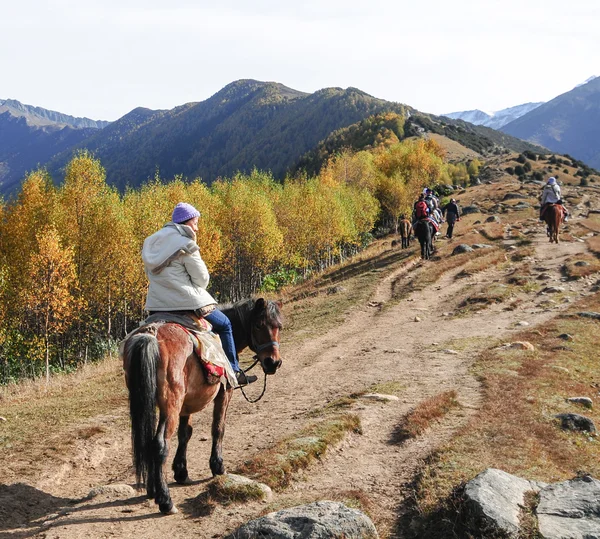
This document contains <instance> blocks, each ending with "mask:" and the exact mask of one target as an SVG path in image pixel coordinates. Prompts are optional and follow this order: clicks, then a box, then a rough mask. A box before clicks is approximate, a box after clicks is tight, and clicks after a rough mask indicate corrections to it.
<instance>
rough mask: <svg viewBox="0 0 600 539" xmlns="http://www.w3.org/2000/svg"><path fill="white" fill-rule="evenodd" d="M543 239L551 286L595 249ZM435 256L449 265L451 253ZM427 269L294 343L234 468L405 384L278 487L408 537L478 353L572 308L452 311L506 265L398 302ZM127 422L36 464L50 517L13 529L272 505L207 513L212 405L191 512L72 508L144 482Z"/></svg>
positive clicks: (188, 504) (231, 457) (247, 415)
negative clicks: (407, 510)
mask: <svg viewBox="0 0 600 539" xmlns="http://www.w3.org/2000/svg"><path fill="white" fill-rule="evenodd" d="M532 226H534V227H536V226H537V225H532ZM530 237H531V238H532V240H533V244H534V246H535V256H534V259H533V260H530V261H528V262H529V263H531V265H532V266H533V267H534V273H537V274H542V273H544V274H546V277H545V279H546V281H548V283H549V284H557V283H559V282H560V279H561V275H560V267H561V265H562V264H563V263H564V261H565V259H567V258H573V257H574V256H577V255H578V254H581V253H583V252H585V249H586V247H585V244H584V243H580V242H572V243H561V244H559V245H550V244H548V242H547V239H546V237H545V235H544V233H543V230H542V229H541V227H539V226H537V228H535V234H532V235H531V236H530ZM431 263H432V262H429V264H431ZM433 263H438V264H440V263H441V264H443V260H442V261H439V262H433ZM422 264H423V263H422V262H418V263H417V262H416V261H415V260H412V261H411V262H409V263H406V262H405V263H404V264H403V265H402V266H400V267H398V268H397V269H396V270H394V271H393V272H391V273H388V274H387V275H386V276H385V277H384V278H382V280H381V283H380V284H379V286H378V287H377V290H376V291H375V293H374V294H373V296H372V298H371V300H372V301H371V303H370V304H369V305H370V306H364V308H361V309H357V310H356V311H354V312H352V313H351V315H350V316H349V317H348V318H347V319H346V320H345V323H344V324H343V325H342V326H340V327H336V328H334V329H333V330H331V331H328V332H326V333H325V334H323V335H312V336H311V337H310V338H309V339H307V340H306V341H305V342H304V343H303V344H302V345H301V346H299V347H298V348H295V349H284V355H285V366H284V367H283V371H282V372H281V373H280V374H278V375H277V376H275V377H272V378H270V379H269V389H268V391H267V394H266V396H265V398H264V399H263V400H262V401H260V402H259V403H258V404H256V405H250V404H248V403H246V402H244V401H243V400H242V399H241V396H239V395H237V396H236V397H235V399H234V402H233V403H232V406H231V408H230V413H229V417H228V425H227V433H226V441H225V458H226V465H227V466H228V468H229V469H233V468H235V466H236V465H238V464H240V463H241V462H243V460H244V458H245V457H246V458H247V456H248V455H252V454H254V453H256V452H257V451H268V448H269V446H270V445H271V444H272V443H273V442H275V441H277V440H279V439H281V438H284V437H285V436H287V435H289V434H291V433H293V432H294V431H296V430H297V429H298V428H300V427H301V426H302V425H303V423H304V422H305V421H306V420H307V417H306V414H307V412H310V411H311V410H314V409H316V408H319V407H322V406H323V405H324V404H325V403H327V402H329V401H332V400H334V399H336V398H338V397H342V396H347V395H349V394H351V393H355V392H358V391H364V390H365V389H367V388H369V387H370V386H372V385H373V384H378V383H383V382H400V383H401V384H402V385H403V391H402V395H401V397H400V399H399V400H396V401H389V402H372V401H368V400H366V399H362V400H359V401H358V403H357V404H356V405H355V408H354V411H355V412H356V413H358V414H359V415H360V418H361V424H362V429H363V433H362V435H358V434H356V435H350V436H349V437H347V438H346V440H345V441H344V442H343V443H342V444H341V445H340V446H338V447H336V448H333V449H332V450H331V451H329V452H328V454H327V455H326V457H325V458H324V459H323V460H322V461H320V462H318V463H316V464H314V465H312V467H311V468H309V469H308V470H305V471H304V472H302V473H300V474H299V475H298V477H297V478H296V480H295V481H294V482H293V484H292V485H291V486H290V487H289V488H288V489H286V490H285V491H284V492H283V493H277V494H275V500H274V504H275V505H278V506H285V505H289V504H295V503H303V502H306V501H312V500H314V499H327V498H329V497H330V495H331V493H332V492H343V491H352V490H355V491H360V492H362V493H363V494H364V495H365V496H366V497H367V498H368V499H369V500H370V501H371V502H372V504H373V507H375V508H376V509H375V510H374V513H375V520H376V524H377V527H378V530H379V533H380V534H381V535H382V536H383V537H402V532H401V530H398V529H396V524H397V518H398V511H399V507H400V506H401V504H402V501H403V499H404V497H405V496H406V492H405V488H406V487H405V485H406V484H407V483H408V482H409V481H410V480H411V478H412V477H413V476H414V474H415V472H416V471H417V469H418V468H419V465H420V464H421V462H422V460H423V459H424V458H426V457H427V456H428V455H429V454H430V453H431V452H432V451H433V450H435V448H436V447H438V446H439V445H440V444H442V443H443V442H444V441H445V440H447V439H449V437H451V436H452V433H453V432H455V430H456V429H457V428H459V427H460V426H461V425H463V424H464V423H465V422H466V421H468V419H469V417H470V416H471V415H472V414H473V413H474V412H475V411H476V410H477V407H478V406H479V403H480V388H479V384H478V382H477V380H476V379H475V378H474V377H473V376H472V375H471V374H470V372H469V368H470V366H471V364H472V361H473V358H474V355H475V353H476V351H477V350H479V349H482V348H484V347H486V346H489V343H490V342H492V340H500V341H504V342H506V341H510V339H511V334H514V333H515V332H516V331H518V330H519V329H520V327H519V326H518V325H517V323H518V322H521V321H522V322H526V323H528V324H529V325H532V326H534V325H537V324H542V323H544V321H546V320H548V319H549V318H551V317H554V316H555V315H556V313H557V311H559V310H561V309H563V308H564V307H565V306H566V305H567V303H562V302H556V303H548V302H546V303H544V301H546V300H547V299H548V296H542V295H538V294H535V293H530V294H523V297H522V298H521V299H522V302H521V303H520V304H519V306H518V308H517V309H516V310H513V311H507V310H505V307H506V306H505V305H503V304H498V305H492V306H491V307H489V308H487V309H485V310H482V311H479V312H477V313H473V314H472V315H471V316H452V314H451V313H452V312H453V311H454V310H455V309H456V308H457V298H459V297H460V295H461V293H463V294H464V291H465V290H468V289H470V288H474V287H477V286H485V285H489V284H492V283H499V282H500V281H501V279H502V277H504V276H505V273H504V272H505V271H511V269H508V270H503V269H498V268H497V267H494V268H492V269H489V270H486V271H483V272H481V273H478V274H476V275H475V276H473V277H469V278H463V279H456V278H455V277H456V274H457V273H459V272H460V270H461V268H457V269H453V270H451V271H449V272H447V273H445V274H444V275H443V276H442V277H441V278H440V279H439V280H438V282H437V283H435V284H434V285H432V286H429V287H427V288H425V289H424V290H422V291H419V292H415V293H413V294H412V295H410V296H409V297H407V298H405V299H403V300H401V301H390V299H391V289H392V283H393V282H395V281H397V282H402V279H403V278H404V277H405V276H406V275H407V274H408V273H410V272H412V271H414V270H418V269H419V266H421V265H422ZM513 269H514V268H513ZM589 285H590V283H589V282H588V281H585V280H582V281H577V282H574V283H573V284H571V283H568V284H567V285H564V284H563V286H566V289H567V291H566V293H567V294H571V295H573V296H576V295H580V294H582V293H585V290H586V287H588V286H589ZM416 317H418V319H419V320H417V319H416ZM452 348H455V349H454V350H451V349H452ZM449 389H454V390H455V391H456V392H457V394H458V399H459V401H460V403H461V405H462V406H461V407H460V409H458V411H456V412H453V413H451V414H450V415H449V416H447V417H446V418H445V419H444V420H443V421H442V422H441V423H440V424H439V425H436V426H435V428H432V429H430V431H429V432H427V433H425V434H424V435H423V436H421V437H419V438H417V439H415V440H411V441H408V442H405V443H403V444H401V445H399V444H397V443H394V436H393V434H394V430H395V429H396V427H397V426H398V424H399V423H400V421H401V419H402V417H403V416H404V415H405V414H406V413H407V412H408V411H409V410H410V409H411V408H413V407H414V406H415V405H417V404H418V403H419V402H420V401H422V400H423V399H425V398H427V397H430V396H433V395H436V394H439V393H441V392H442V391H446V390H449ZM124 417H126V410H124V409H123V410H118V411H115V416H111V417H97V418H94V421H93V423H95V424H96V425H97V426H100V427H102V428H101V429H100V430H102V432H100V433H99V434H98V435H96V436H93V437H92V438H90V439H89V440H84V441H81V442H80V443H79V445H78V446H76V450H75V451H74V452H73V454H70V455H65V456H64V463H63V464H62V466H61V467H60V468H58V469H55V468H48V469H46V470H45V472H44V473H43V474H42V475H41V476H37V477H28V476H27V471H25V470H24V472H23V476H22V477H21V481H22V483H23V484H22V485H21V487H20V490H19V488H17V486H15V485H13V487H12V488H13V491H12V492H11V494H12V495H13V498H14V497H15V496H16V497H17V498H18V497H19V496H20V495H22V496H24V497H25V496H26V495H28V496H29V499H31V498H32V496H33V497H34V498H35V499H37V502H38V505H39V507H40V509H39V511H38V513H37V514H36V517H37V518H36V520H35V521H30V522H29V523H28V524H27V525H25V526H24V527H22V528H20V529H19V528H16V527H13V528H11V527H8V528H7V527H0V536H3V533H4V536H7V537H19V538H20V537H40V538H41V537H44V538H47V539H51V538H52V539H53V538H61V539H74V538H79V537H87V538H89V537H93V538H102V537H133V536H137V537H145V538H151V539H159V538H160V539H163V538H164V537H166V536H168V537H169V538H171V539H174V538H179V537H181V538H183V537H189V536H192V535H193V536H195V537H200V538H209V537H221V536H223V535H224V534H225V533H227V532H230V531H232V530H233V529H235V528H236V527H237V526H238V525H240V524H241V523H243V522H245V521H247V520H249V519H251V518H254V517H256V516H257V515H258V514H259V513H260V512H261V511H264V509H265V505H264V504H261V503H258V502H254V503H249V504H241V505H230V506H217V507H216V508H215V510H214V511H213V512H212V513H211V514H210V515H209V516H202V508H201V507H200V501H199V499H200V498H199V496H200V495H201V494H202V493H203V492H205V491H206V482H207V481H208V480H209V479H210V471H209V468H208V458H209V452H210V442H209V440H208V439H209V432H210V430H209V424H210V423H209V417H210V412H208V411H205V412H203V413H200V414H197V415H196V416H194V420H193V425H194V429H195V430H194V435H193V437H192V440H191V442H190V446H189V453H188V455H189V457H188V464H189V469H190V476H191V478H192V479H193V480H194V481H193V483H192V484H191V485H186V486H176V485H173V487H172V495H173V499H174V502H175V504H176V505H177V506H178V507H179V509H180V513H179V514H177V515H174V516H170V517H162V516H160V515H159V514H158V513H157V511H156V508H155V506H154V505H153V504H152V503H151V502H149V501H147V500H145V499H144V498H143V497H141V496H140V497H136V498H133V499H131V498H130V499H125V500H123V499H120V500H119V499H117V500H115V499H110V498H103V497H98V498H94V499H92V500H89V501H84V502H81V503H76V504H68V503H67V499H70V498H73V499H81V498H82V497H84V496H85V495H86V494H87V493H88V491H89V490H90V488H91V487H93V486H96V485H105V484H109V483H127V484H131V482H132V481H133V474H132V470H131V466H130V453H129V447H130V442H129V432H128V430H127V429H126V428H123V424H124V421H123V418H124ZM173 454H174V451H173V448H171V455H173ZM0 495H1V491H0ZM13 503H14V502H13ZM23 503H26V502H25V501H23ZM44 523H45V524H44Z"/></svg>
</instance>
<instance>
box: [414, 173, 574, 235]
mask: <svg viewBox="0 0 600 539" xmlns="http://www.w3.org/2000/svg"><path fill="white" fill-rule="evenodd" d="M540 202H541V205H540V220H541V221H543V220H544V213H545V211H546V209H547V208H548V207H549V206H551V205H556V206H558V207H559V208H560V209H561V211H562V221H563V222H567V221H568V218H569V212H568V210H567V208H566V207H565V205H564V202H563V200H562V198H561V192H560V186H559V185H558V182H557V181H556V178H554V177H551V178H548V181H547V183H546V184H545V185H544V187H543V189H542V194H541V201H540ZM444 218H445V220H446V222H447V223H448V230H447V232H446V235H445V237H446V238H449V239H450V238H452V234H453V232H454V225H455V223H456V222H457V221H460V211H459V208H458V205H457V203H456V199H454V198H451V199H450V202H448V203H447V204H446V205H445V206H443V207H441V206H440V200H439V198H438V197H437V196H436V195H435V193H434V192H433V191H432V190H431V189H430V188H429V187H426V188H425V189H424V190H423V192H422V193H421V194H420V195H419V199H418V200H417V201H416V202H415V204H414V206H413V213H412V220H411V223H412V228H413V230H414V229H415V228H416V225H417V223H419V222H427V223H430V224H431V226H432V228H433V231H432V236H434V237H435V236H440V227H441V225H442V223H443V222H444Z"/></svg>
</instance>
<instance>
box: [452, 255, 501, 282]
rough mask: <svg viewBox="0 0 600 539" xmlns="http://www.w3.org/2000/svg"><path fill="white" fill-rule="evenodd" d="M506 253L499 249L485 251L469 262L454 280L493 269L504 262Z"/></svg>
mask: <svg viewBox="0 0 600 539" xmlns="http://www.w3.org/2000/svg"><path fill="white" fill-rule="evenodd" d="M506 260H507V256H506V252H505V251H503V250H500V249H486V250H485V251H484V252H482V253H481V256H478V257H476V258H474V259H473V260H469V261H468V262H467V263H466V264H465V266H464V268H463V269H462V271H460V272H459V273H457V274H456V279H462V278H464V277H471V276H473V275H475V274H477V273H480V272H482V271H485V270H487V269H490V268H493V267H495V266H498V265H499V264H502V263H503V262H506Z"/></svg>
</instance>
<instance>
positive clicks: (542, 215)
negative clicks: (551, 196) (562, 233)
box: [540, 204, 567, 221]
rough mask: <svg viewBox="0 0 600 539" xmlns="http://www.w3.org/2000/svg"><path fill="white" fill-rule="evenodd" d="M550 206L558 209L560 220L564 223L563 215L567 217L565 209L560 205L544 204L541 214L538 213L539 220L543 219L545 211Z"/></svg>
mask: <svg viewBox="0 0 600 539" xmlns="http://www.w3.org/2000/svg"><path fill="white" fill-rule="evenodd" d="M550 206H556V207H557V208H559V209H560V211H561V212H562V216H561V219H562V220H563V221H564V219H565V215H567V208H565V207H564V206H563V205H562V204H545V205H544V207H543V208H542V212H541V213H540V219H543V218H544V214H545V213H546V210H547V209H548V208H549V207H550Z"/></svg>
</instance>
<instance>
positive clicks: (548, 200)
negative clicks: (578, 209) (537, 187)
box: [541, 183, 560, 206]
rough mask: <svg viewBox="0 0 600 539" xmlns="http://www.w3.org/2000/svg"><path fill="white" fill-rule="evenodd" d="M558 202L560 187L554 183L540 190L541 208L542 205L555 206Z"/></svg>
mask: <svg viewBox="0 0 600 539" xmlns="http://www.w3.org/2000/svg"><path fill="white" fill-rule="evenodd" d="M559 200H560V186H559V185H558V184H557V183H555V184H554V185H550V184H548V183H547V184H546V185H544V189H542V200H541V204H542V206H543V205H544V204H556V203H557V202H558V201H559Z"/></svg>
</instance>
